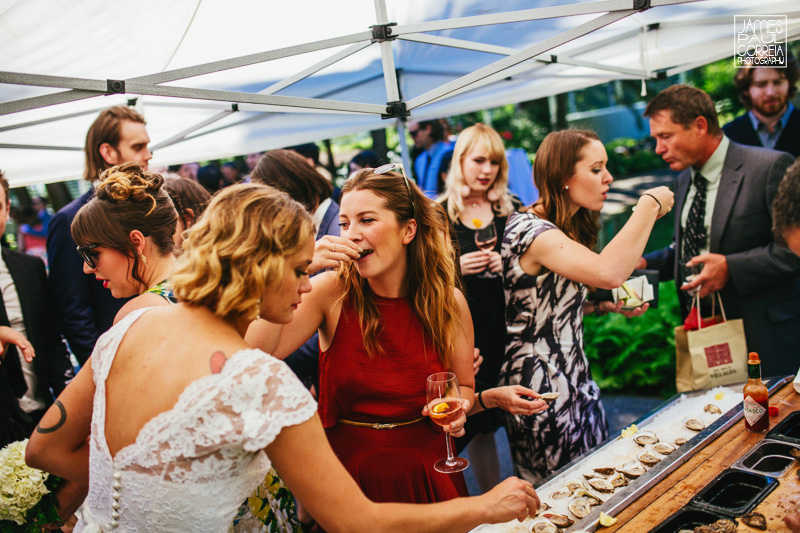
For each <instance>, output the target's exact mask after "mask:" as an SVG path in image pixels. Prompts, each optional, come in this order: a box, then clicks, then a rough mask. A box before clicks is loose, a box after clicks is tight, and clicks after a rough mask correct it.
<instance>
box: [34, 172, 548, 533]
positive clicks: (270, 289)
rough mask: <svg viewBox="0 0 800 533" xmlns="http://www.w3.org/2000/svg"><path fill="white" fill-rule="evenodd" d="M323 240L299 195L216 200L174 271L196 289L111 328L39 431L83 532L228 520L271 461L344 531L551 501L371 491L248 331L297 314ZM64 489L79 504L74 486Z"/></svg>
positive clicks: (459, 522) (229, 195) (208, 525)
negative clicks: (384, 495)
mask: <svg viewBox="0 0 800 533" xmlns="http://www.w3.org/2000/svg"><path fill="white" fill-rule="evenodd" d="M313 253H314V243H313V225H312V222H311V219H310V217H309V216H308V214H307V213H306V211H305V209H304V208H303V207H302V206H301V205H300V204H299V203H297V202H295V201H293V200H291V199H290V198H289V197H288V196H287V195H285V194H283V193H280V192H278V191H276V190H274V189H272V188H269V187H265V186H263V185H258V184H252V183H251V184H240V185H233V186H231V187H228V188H226V189H225V190H223V191H221V192H220V193H219V194H218V195H217V196H216V197H215V198H214V199H213V200H212V202H211V204H210V205H209V207H208V209H207V211H206V213H205V214H204V216H203V218H202V219H201V220H200V221H199V222H198V223H197V224H195V225H194V226H193V227H192V228H191V229H190V230H189V232H188V235H187V238H186V240H185V241H184V254H183V255H182V257H181V266H180V267H179V268H178V269H177V270H176V272H175V274H174V275H173V278H172V282H173V284H174V290H175V293H176V295H178V297H179V299H180V300H181V303H179V304H177V305H173V306H159V307H154V308H150V309H138V310H136V311H133V312H131V313H130V314H129V315H128V316H126V317H125V318H124V319H122V320H121V321H120V322H119V323H118V324H116V325H115V326H114V327H112V328H111V329H110V330H109V331H108V332H107V333H106V334H104V335H103V336H102V337H101V338H100V340H99V341H98V343H97V346H96V348H95V350H94V353H93V354H92V357H91V359H90V361H91V363H90V364H87V365H86V366H85V367H84V368H83V370H81V372H80V373H79V375H78V376H77V377H76V378H75V379H74V380H73V381H72V383H71V384H70V385H69V386H68V387H67V389H66V390H65V391H64V393H63V394H62V395H61V396H60V397H59V402H58V403H57V407H53V409H51V410H49V411H48V412H47V413H46V414H45V416H44V418H43V421H42V424H43V426H42V427H44V428H47V431H45V432H37V433H35V434H34V435H33V436H32V437H31V440H30V441H29V444H28V447H27V452H26V459H27V461H28V464H30V465H33V466H36V467H37V468H42V469H44V470H47V471H49V472H52V473H54V474H56V475H58V476H60V477H62V478H64V479H66V480H67V483H66V484H65V485H64V486H65V487H69V486H70V484H78V485H79V486H80V485H82V486H88V496H87V497H86V501H85V503H84V505H83V507H82V510H81V514H82V518H81V521H80V522H79V523H78V525H77V527H76V529H75V531H77V532H89V531H115V530H116V531H186V530H192V531H228V530H229V526H230V524H231V521H232V520H233V519H234V516H235V515H236V512H237V508H238V507H239V504H240V503H241V502H242V501H243V500H244V499H245V498H246V497H247V496H248V494H250V493H251V492H252V490H253V488H254V487H256V485H258V483H259V482H260V481H261V480H262V479H264V475H265V474H266V472H267V470H268V469H269V468H270V466H271V465H274V466H275V468H277V469H278V470H280V471H281V472H282V474H283V476H284V479H285V480H286V481H287V483H288V484H289V486H291V487H292V490H293V491H294V493H295V494H296V495H297V497H298V498H299V499H300V500H301V501H303V502H304V504H305V505H306V506H307V507H308V508H309V509H310V510H311V512H313V514H314V516H315V517H316V518H317V520H318V521H319V522H320V524H321V525H322V526H323V527H324V528H325V529H326V530H327V531H332V532H334V531H342V532H344V531H376V532H383V531H387V532H388V531H431V532H439V531H453V532H455V531H467V530H470V529H472V528H474V527H476V526H478V525H479V524H481V523H484V522H504V521H508V520H511V519H514V518H520V519H522V518H524V517H525V516H526V515H528V514H529V513H531V514H532V513H533V512H535V510H536V508H537V506H538V499H537V497H536V494H535V491H534V490H533V487H532V486H531V485H530V484H529V483H527V482H523V481H521V480H517V479H509V480H506V481H505V482H504V483H502V484H501V485H500V486H499V487H498V488H496V489H495V490H494V491H492V492H491V493H489V494H486V495H484V496H481V497H478V498H474V499H470V500H464V499H462V500H458V501H453V502H446V503H442V504H437V505H431V506H409V505H396V504H393V505H386V504H376V503H373V502H371V501H369V500H368V499H367V498H366V497H365V496H364V494H363V493H362V492H361V491H359V490H358V487H357V485H356V484H355V483H354V482H353V480H352V479H351V478H350V476H349V475H348V474H347V472H346V471H345V469H344V468H343V467H342V465H341V463H340V462H339V461H338V460H337V458H336V456H335V455H334V453H333V451H332V450H331V448H330V446H328V444H327V442H326V440H325V436H324V432H323V430H322V426H321V425H320V421H319V417H318V415H317V406H316V403H315V402H314V400H313V398H312V397H311V395H310V394H309V393H308V392H307V391H306V389H305V388H304V387H303V386H302V384H301V383H300V382H299V381H298V380H297V378H296V377H295V376H294V375H293V374H292V373H291V371H290V370H289V369H288V368H287V367H286V365H285V364H284V363H283V362H282V361H280V360H278V359H276V358H274V357H272V356H270V355H268V354H266V353H264V352H263V351H261V350H258V349H254V348H253V347H252V346H251V345H250V344H248V343H247V342H245V340H244V339H243V336H244V334H245V331H246V330H247V327H248V325H249V324H250V322H251V320H253V319H254V318H255V317H257V316H260V317H262V318H263V319H264V321H270V322H272V323H275V324H285V323H288V322H290V321H291V320H292V315H293V314H294V312H295V309H296V308H297V306H298V304H299V303H300V301H301V300H302V299H303V297H304V296H305V295H307V293H308V292H309V291H310V290H311V285H310V283H309V279H308V274H307V269H308V266H309V265H310V264H311V261H312V256H313ZM87 437H88V438H87ZM89 450H91V453H89ZM89 470H91V476H89V475H88V472H89ZM57 496H59V497H60V501H61V502H62V505H61V509H62V510H67V512H68V511H69V510H70V509H74V507H75V500H76V499H77V498H75V497H74V496H73V497H71V498H70V497H68V496H70V494H69V493H68V491H66V490H65V489H59V491H58V494H57ZM262 511H263V512H264V513H268V512H269V511H270V509H269V508H267V509H265V510H262ZM274 530H277V529H272V531H274ZM280 530H281V531H285V529H280Z"/></svg>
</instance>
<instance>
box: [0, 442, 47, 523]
mask: <svg viewBox="0 0 800 533" xmlns="http://www.w3.org/2000/svg"><path fill="white" fill-rule="evenodd" d="M27 445H28V439H25V440H23V441H17V442H12V443H11V444H9V445H8V446H6V447H5V448H3V449H2V450H0V480H1V481H0V520H13V521H14V522H16V523H17V524H19V525H22V524H24V523H25V513H26V512H27V511H28V509H30V508H31V507H33V506H34V505H36V504H37V503H39V500H41V499H42V496H44V495H45V494H47V493H49V492H50V491H49V490H48V489H47V487H45V484H44V482H45V481H46V480H47V476H48V474H47V473H46V472H42V471H41V470H36V469H35V468H31V467H29V466H28V465H27V464H25V447H26V446H27Z"/></svg>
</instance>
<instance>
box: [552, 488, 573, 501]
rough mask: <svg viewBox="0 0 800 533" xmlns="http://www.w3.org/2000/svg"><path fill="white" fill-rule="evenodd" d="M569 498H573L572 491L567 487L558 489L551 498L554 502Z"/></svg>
mask: <svg viewBox="0 0 800 533" xmlns="http://www.w3.org/2000/svg"><path fill="white" fill-rule="evenodd" d="M567 496H572V491H571V490H569V489H568V488H567V487H561V488H560V489H556V490H554V491H553V492H551V493H550V497H551V498H552V499H554V500H561V499H563V498H566V497H567Z"/></svg>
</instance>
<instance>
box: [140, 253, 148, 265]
mask: <svg viewBox="0 0 800 533" xmlns="http://www.w3.org/2000/svg"><path fill="white" fill-rule="evenodd" d="M139 259H141V260H142V263H144V268H147V258H146V257H145V256H144V254H139Z"/></svg>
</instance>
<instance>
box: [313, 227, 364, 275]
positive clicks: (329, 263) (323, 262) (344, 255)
mask: <svg viewBox="0 0 800 533" xmlns="http://www.w3.org/2000/svg"><path fill="white" fill-rule="evenodd" d="M360 252H362V249H361V247H360V246H358V245H357V244H356V243H354V242H353V241H351V240H350V239H345V238H344V237H337V236H335V235H325V236H324V237H322V238H321V239H319V240H318V241H317V242H315V243H314V260H313V261H312V262H311V264H310V265H309V266H308V272H309V274H314V273H316V272H319V271H320V270H324V269H326V268H338V267H339V263H340V262H342V261H345V262H348V263H349V262H350V261H355V260H356V259H358V258H359V254H360Z"/></svg>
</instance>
